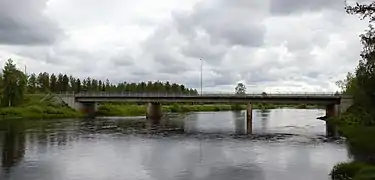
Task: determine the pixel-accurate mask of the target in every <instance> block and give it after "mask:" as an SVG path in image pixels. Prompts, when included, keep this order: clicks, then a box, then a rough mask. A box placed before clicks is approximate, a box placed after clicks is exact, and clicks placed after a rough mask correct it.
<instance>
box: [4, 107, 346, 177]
mask: <svg viewBox="0 0 375 180" xmlns="http://www.w3.org/2000/svg"><path fill="white" fill-rule="evenodd" d="M324 114H325V111H324V110H302V109H298V110H297V109H274V110H268V111H260V110H254V111H253V127H254V134H255V135H254V136H251V137H250V136H247V135H244V132H245V127H246V126H245V112H197V113H188V114H185V115H177V114H170V115H168V116H167V118H166V119H165V120H164V121H163V123H162V124H161V125H159V126H158V127H154V126H152V125H150V124H147V123H145V119H144V117H130V118H120V117H119V118H97V119H95V120H81V119H65V120H33V121H31V120H29V121H27V120H11V121H10V120H7V121H5V120H3V121H0V151H1V153H2V155H1V165H2V166H1V170H0V179H4V180H8V179H9V180H24V179H27V180H87V179H90V180H99V179H100V180H102V179H103V180H117V179H126V180H190V179H197V180H227V179H231V180H237V179H238V180H239V179H249V180H275V179H278V180H301V179H303V180H328V179H329V176H328V174H329V172H330V170H331V168H332V166H333V165H334V164H336V163H338V162H340V161H345V160H347V159H348V154H347V150H346V148H345V145H344V144H342V143H340V142H334V141H328V140H326V139H325V138H324V135H325V122H324V121H321V120H317V119H316V117H319V116H323V115H324Z"/></svg>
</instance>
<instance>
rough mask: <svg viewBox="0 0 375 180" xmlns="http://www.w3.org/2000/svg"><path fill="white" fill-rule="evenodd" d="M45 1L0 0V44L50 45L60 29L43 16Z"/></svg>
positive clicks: (60, 32)
mask: <svg viewBox="0 0 375 180" xmlns="http://www.w3.org/2000/svg"><path fill="white" fill-rule="evenodd" d="M46 3H47V1H46V0H32V1H24V0H11V1H10V0H0V44H11V45H12V44H13V45H32V44H51V43H53V42H55V40H56V39H57V38H58V37H59V36H60V35H62V31H61V29H59V28H58V27H57V25H56V24H55V23H53V22H52V21H51V20H49V19H48V18H46V17H45V16H44V15H43V11H44V9H45V6H46Z"/></svg>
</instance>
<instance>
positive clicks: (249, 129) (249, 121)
mask: <svg viewBox="0 0 375 180" xmlns="http://www.w3.org/2000/svg"><path fill="white" fill-rule="evenodd" d="M246 133H247V134H252V133H253V108H252V106H251V103H248V104H247V109H246Z"/></svg>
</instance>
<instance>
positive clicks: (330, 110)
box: [326, 104, 340, 137]
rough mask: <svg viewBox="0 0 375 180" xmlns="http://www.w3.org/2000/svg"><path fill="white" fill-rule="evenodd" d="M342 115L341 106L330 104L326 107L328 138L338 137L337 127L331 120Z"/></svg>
mask: <svg viewBox="0 0 375 180" xmlns="http://www.w3.org/2000/svg"><path fill="white" fill-rule="evenodd" d="M339 114H340V105H338V104H330V105H327V106H326V135H327V136H328V137H336V136H338V131H337V127H336V125H335V124H334V123H333V122H332V121H331V120H330V118H332V117H336V116H338V115H339Z"/></svg>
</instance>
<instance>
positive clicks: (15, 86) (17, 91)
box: [1, 59, 27, 107]
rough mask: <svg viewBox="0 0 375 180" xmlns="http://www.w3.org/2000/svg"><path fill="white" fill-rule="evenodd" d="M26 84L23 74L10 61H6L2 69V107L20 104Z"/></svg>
mask: <svg viewBox="0 0 375 180" xmlns="http://www.w3.org/2000/svg"><path fill="white" fill-rule="evenodd" d="M26 83H27V82H26V76H25V74H24V73H23V72H21V71H19V70H18V69H17V68H16V65H15V64H14V63H13V60H12V59H8V61H7V62H6V63H5V66H4V69H3V77H2V84H1V86H2V87H1V88H2V99H1V104H2V106H3V107H11V106H17V105H20V104H22V101H23V97H24V93H25V89H26V88H25V87H26Z"/></svg>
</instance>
